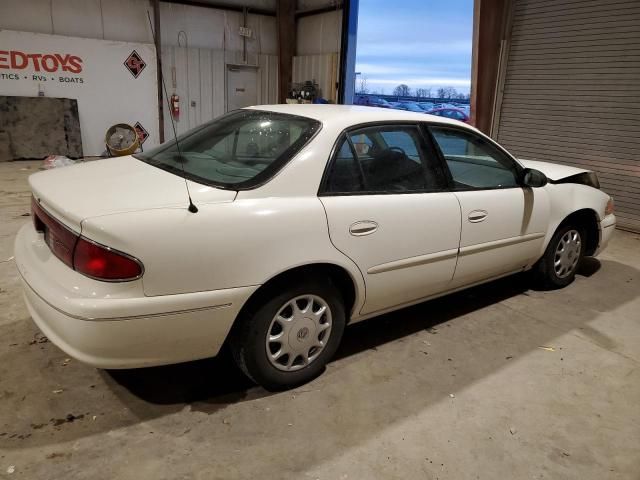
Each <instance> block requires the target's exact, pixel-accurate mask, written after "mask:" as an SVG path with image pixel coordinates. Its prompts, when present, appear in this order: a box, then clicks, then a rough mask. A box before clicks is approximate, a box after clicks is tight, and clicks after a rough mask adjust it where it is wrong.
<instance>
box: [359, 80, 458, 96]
mask: <svg viewBox="0 0 640 480" xmlns="http://www.w3.org/2000/svg"><path fill="white" fill-rule="evenodd" d="M356 93H357V94H360V95H366V94H373V95H384V94H385V92H384V90H383V89H381V90H379V91H378V90H373V91H372V90H370V89H369V87H368V85H367V77H364V76H363V77H361V78H360V83H359V85H358V88H357V91H356ZM392 93H393V95H395V96H397V97H416V98H431V97H432V94H433V91H432V89H431V88H416V90H415V92H414V91H413V90H411V87H409V85H406V84H404V83H401V84H400V85H398V86H397V87H396V88H394V89H393V92H392ZM435 93H436V94H435V95H434V96H435V97H436V98H448V99H451V100H468V99H469V97H470V95H469V94H468V93H462V92H458V91H457V90H456V89H455V88H454V87H441V88H438V89H437V90H436V92H435Z"/></svg>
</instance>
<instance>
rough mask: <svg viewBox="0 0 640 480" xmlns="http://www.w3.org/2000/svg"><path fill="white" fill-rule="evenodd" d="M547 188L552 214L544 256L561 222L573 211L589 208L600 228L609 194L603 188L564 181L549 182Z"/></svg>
mask: <svg viewBox="0 0 640 480" xmlns="http://www.w3.org/2000/svg"><path fill="white" fill-rule="evenodd" d="M544 188H545V190H546V191H547V193H548V194H549V201H550V207H551V208H550V216H549V228H548V230H547V233H546V235H545V239H544V242H543V244H542V250H541V251H540V256H542V255H543V254H544V252H545V250H546V249H547V246H548V245H549V242H550V241H551V238H552V237H553V235H554V233H555V232H556V230H557V229H558V227H559V226H560V224H561V223H562V222H563V221H564V220H565V219H566V218H567V217H568V216H569V215H571V214H572V213H574V212H577V211H579V210H584V209H588V210H591V211H593V213H594V214H595V215H596V219H597V223H598V228H600V222H601V221H602V219H603V218H604V217H605V210H606V208H607V202H608V201H609V198H610V197H609V195H607V194H606V193H604V192H603V191H601V190H598V189H596V188H593V187H589V186H586V185H580V184H573V183H562V184H547V185H546V186H545V187H544Z"/></svg>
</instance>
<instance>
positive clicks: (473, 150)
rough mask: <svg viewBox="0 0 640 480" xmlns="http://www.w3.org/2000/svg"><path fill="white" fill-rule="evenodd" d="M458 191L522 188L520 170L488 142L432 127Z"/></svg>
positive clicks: (442, 128)
mask: <svg viewBox="0 0 640 480" xmlns="http://www.w3.org/2000/svg"><path fill="white" fill-rule="evenodd" d="M430 131H431V134H432V135H433V138H434V139H435V142H436V144H437V146H438V147H439V148H440V151H441V152H442V155H443V157H444V159H445V161H446V164H447V167H448V168H449V171H450V172H451V177H452V179H453V183H454V188H455V189H456V190H470V189H472V190H473V189H490V188H514V187H518V186H519V184H518V177H519V173H518V167H517V166H516V164H515V162H514V161H513V160H512V159H511V158H509V157H508V155H506V154H505V153H504V152H502V151H501V150H499V149H498V148H496V147H495V146H494V145H492V144H491V143H490V142H489V141H487V140H486V139H484V138H482V137H480V136H478V135H475V134H473V133H472V132H466V131H462V130H458V129H451V128H446V127H430Z"/></svg>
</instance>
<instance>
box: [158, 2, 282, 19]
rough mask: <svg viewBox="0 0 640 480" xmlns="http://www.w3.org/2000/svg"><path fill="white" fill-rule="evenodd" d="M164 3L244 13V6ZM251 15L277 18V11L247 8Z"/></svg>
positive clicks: (218, 3) (217, 3)
mask: <svg viewBox="0 0 640 480" xmlns="http://www.w3.org/2000/svg"><path fill="white" fill-rule="evenodd" d="M160 1H162V2H164V3H173V4H175V5H188V6H190V7H203V8H215V9H217V10H229V11H232V12H240V13H242V12H243V11H244V6H243V5H234V4H230V3H225V2H207V1H205V0H160ZM247 8H248V10H249V13H252V14H254V15H266V16H268V17H275V16H276V11H275V10H267V9H265V8H254V7H247Z"/></svg>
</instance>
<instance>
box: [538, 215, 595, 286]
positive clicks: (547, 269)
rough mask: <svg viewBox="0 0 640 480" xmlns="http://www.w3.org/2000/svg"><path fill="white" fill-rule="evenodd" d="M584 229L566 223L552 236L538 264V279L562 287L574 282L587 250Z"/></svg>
mask: <svg viewBox="0 0 640 480" xmlns="http://www.w3.org/2000/svg"><path fill="white" fill-rule="evenodd" d="M584 238H585V236H584V231H583V229H581V228H579V227H577V226H573V225H564V226H561V227H560V228H558V230H557V231H556V233H555V234H554V235H553V237H552V238H551V241H550V242H549V245H548V246H547V250H546V251H545V253H544V256H543V257H542V258H541V259H540V260H539V261H538V263H537V265H536V273H537V276H538V279H539V280H540V281H541V282H542V283H543V284H544V286H546V287H551V288H562V287H565V286H567V285H569V284H570V283H571V282H573V279H574V278H575V276H576V271H577V270H578V267H579V266H580V263H581V261H582V258H583V257H584V252H585V243H584V240H583V239H584Z"/></svg>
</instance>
